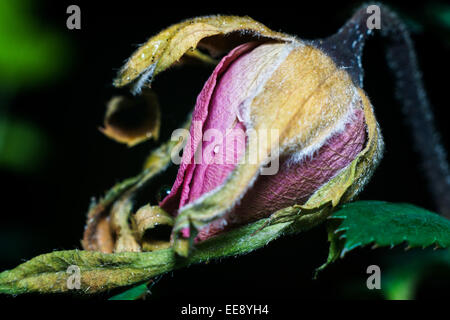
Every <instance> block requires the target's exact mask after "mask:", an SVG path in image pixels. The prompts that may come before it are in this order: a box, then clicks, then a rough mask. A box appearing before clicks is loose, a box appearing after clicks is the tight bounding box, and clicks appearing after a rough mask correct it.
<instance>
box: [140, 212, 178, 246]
mask: <svg viewBox="0 0 450 320" xmlns="http://www.w3.org/2000/svg"><path fill="white" fill-rule="evenodd" d="M172 227H173V217H172V216H171V215H169V214H168V213H167V212H165V211H164V210H163V209H161V208H160V207H158V206H150V205H145V206H143V207H141V208H140V209H139V210H138V211H137V212H136V214H135V215H134V216H133V229H134V230H135V232H136V236H137V238H138V239H139V241H140V242H141V245H142V249H143V250H144V251H155V250H160V249H167V248H169V247H170V231H171V229H172Z"/></svg>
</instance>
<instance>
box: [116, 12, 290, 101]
mask: <svg viewBox="0 0 450 320" xmlns="http://www.w3.org/2000/svg"><path fill="white" fill-rule="evenodd" d="M233 32H239V33H241V34H243V35H245V37H239V38H237V39H236V38H234V37H231V36H229V35H230V34H231V33H233ZM225 35H227V37H223V36H225ZM213 36H221V37H222V38H221V39H214V41H212V39H211V37H213ZM249 38H250V39H251V38H266V39H274V40H279V41H293V40H294V38H293V37H291V36H288V35H286V34H283V33H279V32H275V31H272V30H270V29H269V28H267V27H266V26H264V25H263V24H261V23H259V22H257V21H255V20H253V19H252V18H250V17H237V16H219V15H217V16H208V17H198V18H194V19H190V20H186V21H184V22H181V23H178V24H175V25H173V26H171V27H169V28H167V29H165V30H163V31H161V32H160V33H158V34H157V35H155V36H153V37H152V38H150V39H149V40H148V41H147V42H146V43H144V44H143V45H142V46H141V47H140V48H139V49H138V50H137V51H136V52H135V53H134V54H133V55H132V56H131V57H130V59H129V60H128V61H127V62H126V64H125V65H124V66H123V67H122V69H121V70H120V71H119V75H118V76H117V78H116V79H115V80H114V85H115V86H117V87H123V86H125V85H127V84H130V83H134V88H133V91H134V92H135V93H139V92H140V90H141V88H142V87H143V86H144V85H145V84H146V83H151V81H152V79H153V78H154V77H155V76H156V75H157V74H158V73H160V72H162V71H164V70H166V69H167V68H169V67H170V66H172V65H173V64H174V63H176V62H177V61H179V60H180V59H181V58H182V57H183V56H184V55H185V54H186V53H187V52H189V55H190V56H191V57H195V56H197V57H198V56H199V55H198V54H197V55H195V54H194V55H193V54H192V50H193V49H196V47H197V45H199V46H200V47H203V48H206V49H207V50H208V51H209V52H211V53H212V54H219V53H221V52H226V51H228V50H229V49H230V48H232V47H234V46H236V44H239V43H243V41H245V42H246V39H247V41H248V39H249ZM202 40H203V41H202ZM201 41H202V43H200V42H201ZM194 52H195V51H194ZM200 57H201V60H205V57H204V56H203V55H201V56H200Z"/></svg>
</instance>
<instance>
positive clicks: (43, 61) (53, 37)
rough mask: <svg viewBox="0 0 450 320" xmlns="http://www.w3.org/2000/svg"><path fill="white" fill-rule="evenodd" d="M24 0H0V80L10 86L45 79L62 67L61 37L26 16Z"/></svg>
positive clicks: (62, 49) (64, 52) (26, 9)
mask: <svg viewBox="0 0 450 320" xmlns="http://www.w3.org/2000/svg"><path fill="white" fill-rule="evenodd" d="M33 5H35V4H33V3H31V2H30V1H26V0H2V1H0V83H1V85H2V86H3V87H4V86H5V85H7V86H10V87H13V88H15V87H17V86H19V85H24V84H30V83H32V84H35V83H37V82H39V81H41V80H48V79H50V78H51V77H53V76H54V75H55V74H57V73H59V72H60V71H61V70H62V68H63V67H64V62H65V61H66V57H67V52H66V51H67V50H66V47H65V46H64V43H63V38H62V37H61V36H60V35H58V34H56V33H54V32H52V31H50V30H46V29H44V28H43V27H41V25H40V24H39V22H38V21H36V18H35V15H30V14H29V13H30V12H31V10H30V8H31V7H32V6H33Z"/></svg>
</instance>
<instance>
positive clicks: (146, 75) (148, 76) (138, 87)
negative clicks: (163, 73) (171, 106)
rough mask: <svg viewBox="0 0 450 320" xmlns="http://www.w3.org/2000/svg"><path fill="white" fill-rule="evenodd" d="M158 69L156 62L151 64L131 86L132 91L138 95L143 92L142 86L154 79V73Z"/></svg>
mask: <svg viewBox="0 0 450 320" xmlns="http://www.w3.org/2000/svg"><path fill="white" fill-rule="evenodd" d="M155 69H156V63H153V64H152V65H150V66H149V67H148V68H147V69H146V70H145V71H144V72H143V73H142V74H141V75H140V76H139V80H137V81H136V82H135V84H134V85H133V86H132V87H131V93H132V94H133V95H138V94H140V93H141V92H142V88H143V87H144V86H145V84H147V83H149V82H151V81H152V77H153V73H154V72H155Z"/></svg>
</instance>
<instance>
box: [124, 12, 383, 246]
mask: <svg viewBox="0 0 450 320" xmlns="http://www.w3.org/2000/svg"><path fill="white" fill-rule="evenodd" d="M236 31H239V32H240V33H239V34H236ZM224 35H227V36H226V37H225V36H224ZM233 35H238V36H240V37H238V38H239V39H240V40H239V41H237V42H234V43H231V42H232V39H234V38H235V37H233ZM164 40H165V41H164ZM197 45H199V46H203V47H204V48H208V49H210V50H211V52H212V53H217V52H219V51H223V50H224V48H230V47H233V49H232V50H231V51H228V54H227V55H225V56H224V57H223V58H222V59H221V61H220V62H219V63H218V65H217V66H216V68H215V70H214V71H213V73H212V75H211V76H210V78H209V79H208V81H207V82H206V83H205V85H204V87H203V89H202V91H201V92H200V94H199V96H198V98H197V103H196V106H195V109H194V111H193V115H192V124H191V127H190V136H189V139H188V141H187V145H186V148H185V149H184V152H183V156H182V161H181V164H180V167H179V170H178V174H177V177H176V180H175V182H174V184H173V187H172V189H171V192H170V194H169V195H168V196H167V197H166V198H165V199H163V201H162V202H161V203H160V206H161V208H162V209H164V210H165V211H167V212H168V213H170V214H172V215H173V216H176V220H175V226H174V228H173V233H172V235H173V241H174V242H175V248H176V250H177V251H178V252H179V253H180V254H183V255H185V254H187V250H186V249H187V248H188V247H189V245H188V246H187V247H186V246H185V245H181V244H182V243H184V242H185V241H186V240H187V239H190V240H191V241H192V240H195V241H203V240H206V239H208V238H210V237H212V236H215V235H217V234H220V233H222V232H224V231H227V230H230V229H232V228H235V227H237V226H239V225H242V224H245V223H249V222H252V221H255V220H258V219H261V218H265V217H269V216H271V215H272V216H273V217H277V216H279V215H280V214H283V215H284V216H289V217H290V218H292V219H296V218H298V217H301V216H302V215H304V216H305V217H307V218H308V219H309V220H311V224H314V223H318V222H319V221H323V219H325V218H326V217H327V215H328V214H329V213H330V212H331V211H330V210H328V209H330V208H331V209H332V208H333V207H335V206H337V205H338V204H339V203H340V202H343V201H349V200H351V199H352V198H353V197H354V196H355V195H356V194H357V193H358V192H359V191H360V190H361V188H362V187H363V186H364V185H365V183H366V182H367V180H368V177H369V176H370V175H371V173H372V171H373V169H374V168H375V166H376V164H377V162H378V160H379V159H380V157H381V154H382V145H383V143H382V138H381V135H380V132H379V129H378V125H377V123H376V120H375V118H374V114H373V110H372V106H371V105H370V102H369V100H368V98H367V97H366V95H365V93H364V92H363V91H362V89H361V88H359V87H358V86H357V85H356V84H355V83H354V82H353V81H352V78H351V77H350V75H349V74H348V73H347V72H346V71H345V70H344V69H342V68H339V67H338V66H337V65H336V63H335V62H334V61H333V59H332V58H331V57H330V56H328V55H327V54H326V53H325V52H323V51H322V50H320V49H319V48H317V47H315V46H314V45H312V44H310V43H306V42H303V41H301V40H298V39H296V38H293V37H291V36H288V35H284V34H280V33H275V32H273V31H270V30H269V29H267V28H266V27H264V26H262V25H261V24H259V23H257V22H255V21H253V20H251V19H250V18H238V17H207V18H197V19H193V20H190V21H186V22H183V23H181V24H179V25H177V26H175V27H170V28H169V29H166V30H165V31H163V32H161V33H160V34H159V35H157V36H155V37H153V38H151V39H150V40H149V41H148V42H147V44H144V46H143V47H142V48H140V49H139V50H138V51H137V53H135V55H134V56H132V57H131V59H130V60H129V61H128V63H127V64H126V65H125V67H124V68H123V69H122V70H121V73H120V76H119V78H118V80H116V85H118V86H121V85H125V84H129V83H133V84H134V91H135V92H140V90H141V87H142V86H143V85H145V84H146V83H149V82H150V81H151V80H152V78H153V76H154V75H156V74H157V73H159V72H161V71H163V70H164V69H166V68H167V67H169V66H170V65H171V64H173V63H174V62H176V61H177V60H178V59H180V58H181V57H182V56H183V54H185V53H186V52H188V51H189V50H190V49H191V48H195V47H196V46H197ZM160 46H163V48H161V47H160ZM143 59H146V60H145V61H147V62H144V61H143ZM149 61H152V62H153V63H150V62H149ZM269 136H270V139H262V137H269ZM264 140H266V141H264ZM230 141H231V143H230ZM198 159H200V161H198ZM227 160H231V161H227ZM269 163H270V164H269ZM324 208H326V209H327V210H325V209H324Z"/></svg>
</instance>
